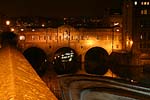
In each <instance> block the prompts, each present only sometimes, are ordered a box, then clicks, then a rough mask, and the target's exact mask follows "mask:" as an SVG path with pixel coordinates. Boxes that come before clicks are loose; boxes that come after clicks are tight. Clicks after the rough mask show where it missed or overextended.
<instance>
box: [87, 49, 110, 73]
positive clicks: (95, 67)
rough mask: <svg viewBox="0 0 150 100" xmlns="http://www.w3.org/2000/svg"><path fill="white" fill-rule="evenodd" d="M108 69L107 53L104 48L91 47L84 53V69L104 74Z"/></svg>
mask: <svg viewBox="0 0 150 100" xmlns="http://www.w3.org/2000/svg"><path fill="white" fill-rule="evenodd" d="M107 70H108V53H107V51H106V50H105V49H104V48H101V47H93V48H91V49H89V50H88V51H87V52H86V54H85V71H86V72H87V73H89V74H99V75H104V74H105V73H106V72H107Z"/></svg>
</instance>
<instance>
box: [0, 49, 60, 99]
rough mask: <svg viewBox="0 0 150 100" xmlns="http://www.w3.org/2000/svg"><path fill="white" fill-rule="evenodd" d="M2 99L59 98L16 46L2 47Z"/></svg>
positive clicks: (0, 72)
mask: <svg viewBox="0 0 150 100" xmlns="http://www.w3.org/2000/svg"><path fill="white" fill-rule="evenodd" d="M0 99H1V100H57V98H56V97H55V96H54V94H53V93H52V92H51V91H50V90H49V89H48V87H47V86H46V84H45V83H44V82H43V81H42V80H41V79H40V77H39V76H38V75H37V74H36V72H35V71H34V69H33V68H32V67H31V65H30V64H29V63H28V62H27V60H26V59H25V58H24V56H23V55H22V54H21V53H20V52H18V51H17V50H16V49H14V48H10V47H4V48H1V49H0Z"/></svg>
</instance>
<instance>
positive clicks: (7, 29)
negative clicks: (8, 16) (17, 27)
mask: <svg viewBox="0 0 150 100" xmlns="http://www.w3.org/2000/svg"><path fill="white" fill-rule="evenodd" d="M5 23H6V31H10V28H9V26H10V20H6V22H5Z"/></svg>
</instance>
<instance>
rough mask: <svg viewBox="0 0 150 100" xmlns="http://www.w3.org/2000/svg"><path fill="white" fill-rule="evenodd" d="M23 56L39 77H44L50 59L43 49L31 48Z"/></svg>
mask: <svg viewBox="0 0 150 100" xmlns="http://www.w3.org/2000/svg"><path fill="white" fill-rule="evenodd" d="M23 55H24V56H25V58H26V59H27V60H28V61H29V63H30V64H31V65H32V67H33V68H34V69H35V71H36V72H37V74H38V75H39V76H42V75H44V73H45V71H46V67H48V65H47V64H48V59H47V55H46V53H45V52H44V51H43V50H42V49H41V48H38V47H30V48H28V49H26V50H25V51H24V52H23Z"/></svg>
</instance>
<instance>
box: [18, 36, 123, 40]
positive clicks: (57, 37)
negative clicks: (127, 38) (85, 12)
mask: <svg viewBox="0 0 150 100" xmlns="http://www.w3.org/2000/svg"><path fill="white" fill-rule="evenodd" d="M19 39H20V40H25V39H26V37H25V36H20V38H19ZM28 39H30V40H52V37H51V36H47V37H46V36H35V35H32V36H29V37H28ZM54 39H55V40H58V39H59V40H88V39H89V36H70V37H63V36H55V37H54ZM96 39H97V40H112V36H108V35H107V36H96ZM114 40H121V37H119V36H114Z"/></svg>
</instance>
